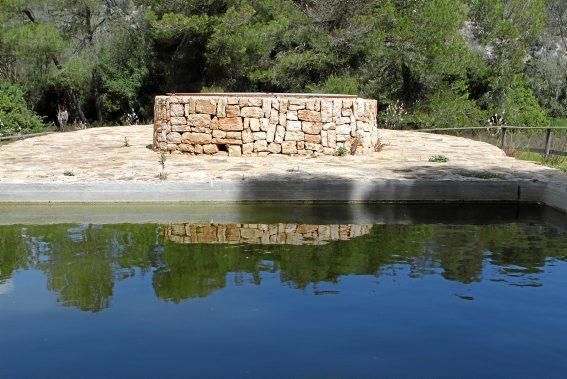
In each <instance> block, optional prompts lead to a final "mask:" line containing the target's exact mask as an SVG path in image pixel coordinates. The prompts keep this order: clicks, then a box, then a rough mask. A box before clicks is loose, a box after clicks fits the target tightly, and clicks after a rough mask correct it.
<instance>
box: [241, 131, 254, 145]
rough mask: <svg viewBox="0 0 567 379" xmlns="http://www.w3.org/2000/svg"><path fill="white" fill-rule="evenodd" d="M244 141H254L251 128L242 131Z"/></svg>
mask: <svg viewBox="0 0 567 379" xmlns="http://www.w3.org/2000/svg"><path fill="white" fill-rule="evenodd" d="M242 142H243V143H250V142H254V135H253V134H252V131H251V130H250V129H244V130H243V131H242Z"/></svg>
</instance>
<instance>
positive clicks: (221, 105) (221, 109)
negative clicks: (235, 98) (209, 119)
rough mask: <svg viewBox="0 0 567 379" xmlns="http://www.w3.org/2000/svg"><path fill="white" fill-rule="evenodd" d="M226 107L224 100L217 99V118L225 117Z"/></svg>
mask: <svg viewBox="0 0 567 379" xmlns="http://www.w3.org/2000/svg"><path fill="white" fill-rule="evenodd" d="M226 106H227V104H226V99H224V98H221V99H219V101H218V103H217V117H226Z"/></svg>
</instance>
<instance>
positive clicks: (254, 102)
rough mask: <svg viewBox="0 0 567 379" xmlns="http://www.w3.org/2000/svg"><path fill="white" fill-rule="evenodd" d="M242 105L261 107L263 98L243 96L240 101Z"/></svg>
mask: <svg viewBox="0 0 567 379" xmlns="http://www.w3.org/2000/svg"><path fill="white" fill-rule="evenodd" d="M238 104H239V105H240V107H261V106H262V98H260V97H241V98H240V101H239V103H238Z"/></svg>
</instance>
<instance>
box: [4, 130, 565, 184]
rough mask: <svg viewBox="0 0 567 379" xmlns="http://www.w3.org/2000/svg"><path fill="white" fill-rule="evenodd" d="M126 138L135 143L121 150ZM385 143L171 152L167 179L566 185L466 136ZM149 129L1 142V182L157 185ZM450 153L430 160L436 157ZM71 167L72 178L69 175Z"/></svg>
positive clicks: (389, 135) (396, 135)
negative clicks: (352, 150) (499, 180)
mask: <svg viewBox="0 0 567 379" xmlns="http://www.w3.org/2000/svg"><path fill="white" fill-rule="evenodd" d="M124 137H127V138H128V142H129V144H130V147H124V146H123V145H124ZM380 138H381V141H382V143H385V146H384V148H383V150H382V151H381V152H377V153H374V154H373V156H345V157H338V156H319V157H316V158H311V157H299V156H296V157H289V156H283V155H281V156H280V155H272V156H268V157H228V156H219V155H215V156H204V155H203V156H187V155H175V154H172V155H167V162H166V169H165V171H166V172H167V173H168V177H167V181H168V182H191V181H200V182H203V181H207V180H227V181H231V180H237V181H240V180H246V179H250V178H254V177H261V176H265V175H277V176H279V177H284V178H285V177H292V178H295V179H298V178H306V179H307V178H310V177H332V178H335V177H336V178H340V179H346V180H349V179H355V180H372V179H429V180H431V179H458V180H478V178H476V177H474V174H473V175H471V174H470V172H490V173H494V174H500V175H502V176H503V178H506V179H525V180H534V179H536V180H539V181H545V182H552V183H554V184H559V185H560V186H565V187H563V188H567V175H565V174H563V173H561V172H560V171H558V170H554V169H550V168H547V167H544V166H540V165H537V164H535V163H530V162H525V161H519V160H516V159H513V158H509V157H507V156H505V154H504V153H503V152H502V151H501V150H500V149H498V148H497V147H494V146H492V145H489V144H486V143H482V142H477V141H472V140H468V139H464V138H458V137H452V136H444V135H435V134H425V133H418V132H408V131H392V130H380ZM151 142H152V126H151V125H144V126H120V127H105V128H92V129H87V130H82V131H75V132H67V133H53V134H49V135H46V136H40V137H35V138H30V139H26V140H21V141H16V142H13V143H10V144H7V145H3V146H0V162H2V165H0V183H81V182H117V181H118V182H120V181H150V182H159V181H160V180H159V178H158V177H157V175H158V173H159V172H160V170H161V168H160V166H159V163H158V153H156V152H154V151H152V150H151V149H150V148H151ZM437 154H442V155H445V156H447V157H448V158H449V162H447V163H430V162H428V160H429V158H430V157H431V156H433V155H437ZM65 171H71V172H73V173H74V176H65V175H64V172H65Z"/></svg>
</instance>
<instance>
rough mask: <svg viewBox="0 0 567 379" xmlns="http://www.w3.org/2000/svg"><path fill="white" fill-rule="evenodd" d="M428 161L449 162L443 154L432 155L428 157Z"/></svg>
mask: <svg viewBox="0 0 567 379" xmlns="http://www.w3.org/2000/svg"><path fill="white" fill-rule="evenodd" d="M429 162H433V163H445V162H449V158H447V157H446V156H444V155H441V154H439V155H434V156H432V157H430V158H429Z"/></svg>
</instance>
